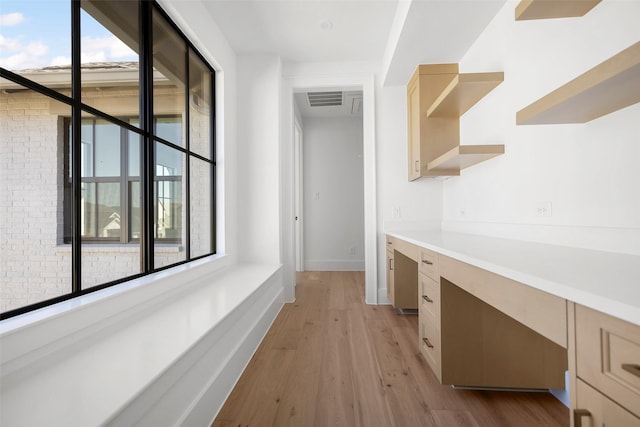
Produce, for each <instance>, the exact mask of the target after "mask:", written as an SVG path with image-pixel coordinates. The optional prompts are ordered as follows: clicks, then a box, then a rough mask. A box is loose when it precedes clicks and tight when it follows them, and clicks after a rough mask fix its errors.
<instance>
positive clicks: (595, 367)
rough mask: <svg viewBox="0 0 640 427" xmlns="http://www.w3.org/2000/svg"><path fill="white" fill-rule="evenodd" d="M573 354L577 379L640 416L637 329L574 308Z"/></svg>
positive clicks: (639, 344)
mask: <svg viewBox="0 0 640 427" xmlns="http://www.w3.org/2000/svg"><path fill="white" fill-rule="evenodd" d="M576 354H577V357H576V371H577V376H578V377H579V378H582V379H583V380H584V381H585V382H587V383H589V384H591V385H592V386H593V387H595V388H596V389H598V390H599V391H600V392H602V393H603V394H605V395H607V396H609V397H610V398H611V399H613V400H614V401H616V402H618V403H619V404H620V405H621V406H623V407H625V408H626V409H628V410H629V411H631V412H632V413H634V414H635V415H636V416H640V326H637V325H634V324H631V323H628V322H625V321H623V320H620V319H616V318H614V317H611V316H608V315H606V314H603V313H601V312H599V311H596V310H592V309H590V308H587V307H583V306H580V305H576ZM611 425H614V424H611Z"/></svg>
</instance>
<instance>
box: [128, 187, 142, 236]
mask: <svg viewBox="0 0 640 427" xmlns="http://www.w3.org/2000/svg"><path fill="white" fill-rule="evenodd" d="M140 196H141V194H140V181H131V182H130V183H129V218H131V227H130V228H129V233H130V235H129V239H130V240H139V239H140V236H141V230H142V213H141V210H140V206H141V198H140Z"/></svg>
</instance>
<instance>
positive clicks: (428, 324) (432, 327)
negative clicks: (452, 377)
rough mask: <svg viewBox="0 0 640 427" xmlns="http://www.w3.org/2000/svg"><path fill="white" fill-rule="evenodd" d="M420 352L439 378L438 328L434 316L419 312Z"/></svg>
mask: <svg viewBox="0 0 640 427" xmlns="http://www.w3.org/2000/svg"><path fill="white" fill-rule="evenodd" d="M419 347H420V352H421V353H422V355H423V356H424V358H425V360H426V361H427V363H428V364H429V366H430V367H431V369H432V370H433V372H434V373H435V374H436V376H437V377H438V380H440V379H441V378H440V329H439V328H438V325H437V324H436V318H435V317H433V316H432V315H430V314H428V313H420V341H419Z"/></svg>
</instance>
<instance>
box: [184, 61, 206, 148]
mask: <svg viewBox="0 0 640 427" xmlns="http://www.w3.org/2000/svg"><path fill="white" fill-rule="evenodd" d="M189 138H190V140H189V149H190V150H191V151H193V152H196V153H198V154H200V155H201V156H204V157H207V158H209V159H211V72H210V71H209V69H208V68H207V66H206V65H205V64H204V62H202V60H201V59H200V58H199V57H198V56H197V55H196V54H195V53H193V52H192V51H189Z"/></svg>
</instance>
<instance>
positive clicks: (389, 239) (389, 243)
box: [386, 236, 394, 253]
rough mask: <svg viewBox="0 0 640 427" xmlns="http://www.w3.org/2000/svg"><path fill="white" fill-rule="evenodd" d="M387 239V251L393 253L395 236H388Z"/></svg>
mask: <svg viewBox="0 0 640 427" xmlns="http://www.w3.org/2000/svg"><path fill="white" fill-rule="evenodd" d="M386 241H387V244H386V246H387V252H391V253H393V247H394V244H393V243H394V239H393V237H391V236H387V238H386Z"/></svg>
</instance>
